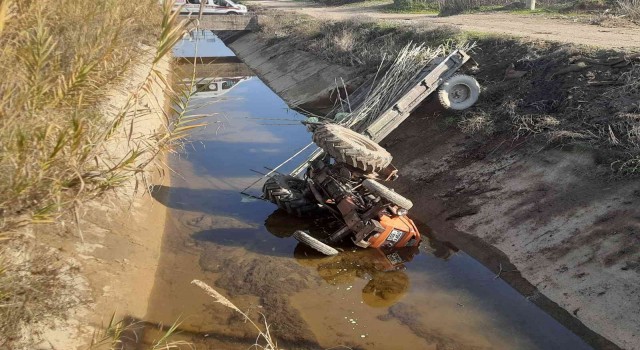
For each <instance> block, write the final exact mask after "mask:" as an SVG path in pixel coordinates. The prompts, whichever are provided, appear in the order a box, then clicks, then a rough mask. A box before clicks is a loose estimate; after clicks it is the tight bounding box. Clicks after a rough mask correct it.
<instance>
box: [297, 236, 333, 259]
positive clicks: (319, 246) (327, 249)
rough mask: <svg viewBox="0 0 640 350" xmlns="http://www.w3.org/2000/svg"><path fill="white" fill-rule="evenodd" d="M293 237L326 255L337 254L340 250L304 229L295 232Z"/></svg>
mask: <svg viewBox="0 0 640 350" xmlns="http://www.w3.org/2000/svg"><path fill="white" fill-rule="evenodd" d="M293 237H294V238H295V239H297V240H298V242H301V243H304V244H306V245H308V246H309V247H311V248H313V249H315V250H317V251H319V252H320V253H322V254H324V255H337V254H338V251H337V250H336V249H334V248H332V247H331V246H329V245H327V244H324V243H322V242H320V241H319V240H317V239H315V238H313V237H312V236H311V235H309V234H308V233H306V232H304V231H296V232H294V233H293Z"/></svg>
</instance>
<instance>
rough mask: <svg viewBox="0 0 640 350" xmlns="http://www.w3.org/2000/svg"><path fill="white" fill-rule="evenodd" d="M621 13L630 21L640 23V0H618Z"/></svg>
mask: <svg viewBox="0 0 640 350" xmlns="http://www.w3.org/2000/svg"><path fill="white" fill-rule="evenodd" d="M617 1H618V8H619V11H620V12H621V13H622V14H624V15H626V16H627V17H628V18H629V19H631V20H634V21H640V0H617Z"/></svg>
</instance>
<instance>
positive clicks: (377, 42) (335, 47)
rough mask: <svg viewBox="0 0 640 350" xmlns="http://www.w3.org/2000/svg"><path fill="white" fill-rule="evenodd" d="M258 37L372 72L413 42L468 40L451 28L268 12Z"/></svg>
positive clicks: (432, 44)
mask: <svg viewBox="0 0 640 350" xmlns="http://www.w3.org/2000/svg"><path fill="white" fill-rule="evenodd" d="M260 26H261V28H260V31H261V35H262V36H263V37H264V38H266V39H268V40H273V41H282V40H286V41H287V42H289V43H291V44H293V45H295V46H297V47H300V48H301V49H303V50H305V51H308V52H311V53H313V54H315V55H317V56H318V57H321V58H323V59H325V60H327V61H330V62H333V63H337V64H341V65H346V66H353V67H358V68H361V69H364V70H367V71H369V72H371V73H373V72H375V71H376V70H377V68H378V67H379V66H380V65H381V64H382V63H383V62H388V61H390V60H391V59H393V58H395V57H396V56H397V55H398V53H399V52H400V51H401V50H402V49H403V48H404V47H405V46H406V45H407V44H408V42H410V41H413V42H415V43H423V42H424V43H425V47H430V48H433V49H436V48H437V47H439V46H441V45H445V46H447V47H455V46H459V45H461V44H464V43H465V42H467V41H468V38H467V37H466V36H464V35H460V34H461V32H460V31H459V30H457V29H455V28H452V27H438V28H417V27H407V28H403V29H400V28H398V27H395V26H389V25H387V24H384V23H378V22H376V21H374V20H372V19H370V18H366V17H361V18H355V19H350V20H346V21H339V22H331V21H318V20H315V19H312V18H309V17H304V16H298V15H291V14H282V13H270V14H269V16H268V17H266V19H265V20H264V21H261V22H260Z"/></svg>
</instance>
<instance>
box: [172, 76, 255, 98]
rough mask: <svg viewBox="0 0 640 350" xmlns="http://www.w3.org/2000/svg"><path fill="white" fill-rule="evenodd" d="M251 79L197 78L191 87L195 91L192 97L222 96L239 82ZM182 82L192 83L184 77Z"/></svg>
mask: <svg viewBox="0 0 640 350" xmlns="http://www.w3.org/2000/svg"><path fill="white" fill-rule="evenodd" d="M249 79H251V77H225V78H201V79H198V80H196V82H195V83H194V84H193V85H192V87H191V92H194V95H193V97H192V98H194V99H199V98H215V97H221V96H223V95H224V94H226V93H228V92H229V91H231V89H233V88H234V87H236V86H238V84H240V83H242V82H243V81H247V80H249ZM182 83H183V84H185V85H190V84H191V80H190V79H184V80H183V81H182Z"/></svg>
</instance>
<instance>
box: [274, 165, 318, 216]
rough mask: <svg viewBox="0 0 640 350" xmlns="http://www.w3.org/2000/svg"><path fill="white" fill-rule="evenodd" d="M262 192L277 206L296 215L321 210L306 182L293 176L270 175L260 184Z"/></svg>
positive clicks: (309, 213)
mask: <svg viewBox="0 0 640 350" xmlns="http://www.w3.org/2000/svg"><path fill="white" fill-rule="evenodd" d="M262 194H263V196H264V198H265V199H267V200H269V201H270V202H271V203H274V204H276V205H277V206H278V208H280V209H282V210H285V211H286V212H287V213H289V214H291V215H295V216H298V217H306V216H312V215H315V214H317V213H318V212H319V211H320V210H321V208H320V206H319V205H318V203H317V202H316V201H315V199H314V198H312V197H311V195H310V194H309V190H308V189H307V184H306V182H305V181H304V180H301V179H298V178H295V177H293V176H289V175H281V174H276V175H273V176H271V177H270V178H269V179H268V180H267V181H266V182H265V183H264V185H263V186H262Z"/></svg>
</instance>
